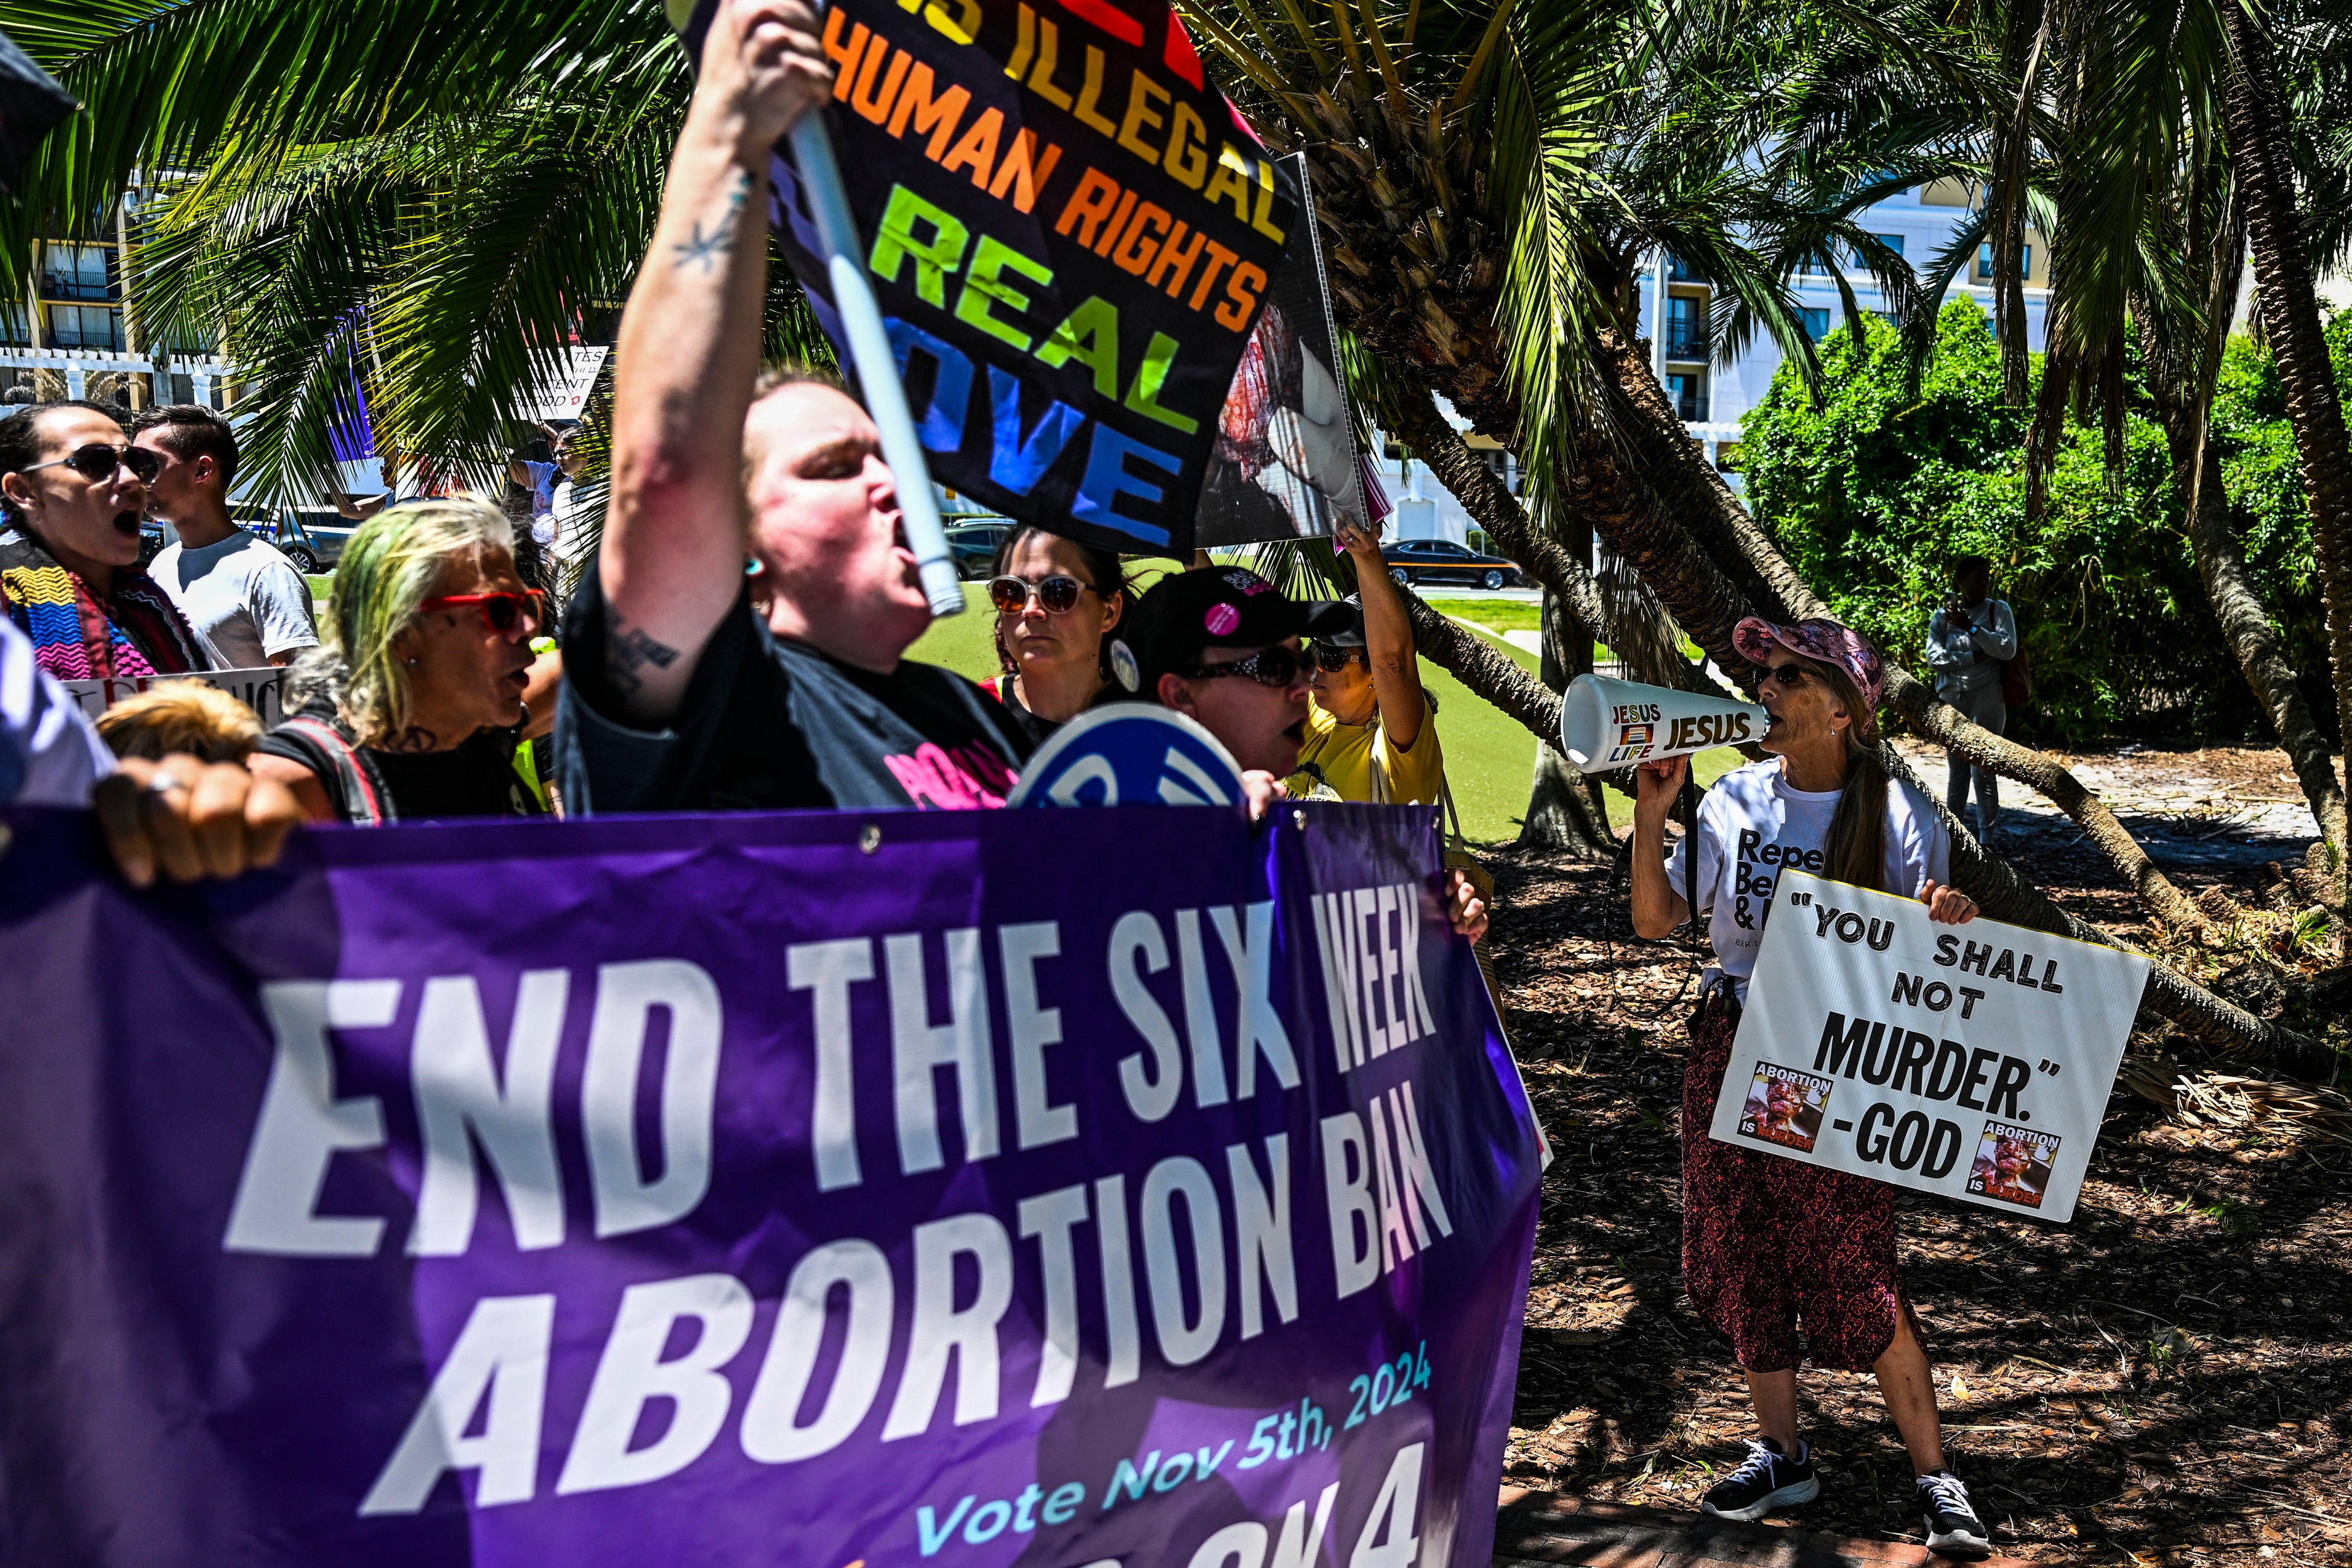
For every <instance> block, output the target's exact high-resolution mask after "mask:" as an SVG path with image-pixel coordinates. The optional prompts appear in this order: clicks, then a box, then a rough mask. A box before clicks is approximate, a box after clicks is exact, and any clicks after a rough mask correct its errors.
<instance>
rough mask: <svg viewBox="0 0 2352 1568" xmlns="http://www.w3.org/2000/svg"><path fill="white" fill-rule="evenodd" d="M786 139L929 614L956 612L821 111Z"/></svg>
mask: <svg viewBox="0 0 2352 1568" xmlns="http://www.w3.org/2000/svg"><path fill="white" fill-rule="evenodd" d="M821 13H822V7H820V14H821ZM792 143H793V162H794V163H798V164H799V165H800V176H801V188H802V189H803V190H804V191H806V192H807V193H808V198H809V211H810V213H811V214H812V215H813V216H814V217H815V219H816V232H817V242H818V243H819V244H820V245H822V246H824V264H825V275H826V277H827V278H828V279H829V280H830V281H831V282H832V284H833V305H834V309H835V310H838V311H839V312H840V313H841V330H842V334H843V335H844V336H845V337H846V338H847V339H848V340H849V342H848V345H847V346H848V349H849V359H850V363H852V364H854V365H856V367H857V384H858V386H859V387H860V388H861V389H862V390H863V391H864V392H865V394H866V412H867V413H868V414H870V415H872V416H874V425H875V428H877V430H879V431H880V432H881V433H882V460H883V461H884V462H886V463H887V464H889V465H890V472H891V473H892V474H893V475H894V476H896V477H897V479H898V515H899V521H900V523H901V525H902V526H903V527H904V528H905V529H906V531H907V547H908V549H909V550H912V551H913V552H915V563H916V565H917V567H918V569H919V570H920V571H921V573H922V574H923V596H924V597H925V598H927V599H929V601H930V602H931V614H932V615H934V616H960V615H961V614H962V613H963V583H962V580H961V579H960V578H959V577H957V575H956V569H955V558H954V557H953V556H952V555H950V553H949V552H948V536H947V530H946V529H945V528H943V527H941V526H940V505H939V498H938V497H936V496H934V495H933V494H932V493H931V470H930V466H929V464H927V463H926V462H924V461H923V444H922V443H921V442H920V441H919V440H918V439H916V437H915V419H914V416H913V415H912V414H910V413H908V409H907V389H906V388H905V387H904V386H903V385H901V384H899V381H898V356H897V355H895V354H893V353H891V352H890V336H889V333H888V332H887V331H884V330H883V326H882V307H881V306H880V305H879V304H877V303H876V301H875V299H874V286H873V285H872V284H871V283H869V282H868V281H867V280H866V260H865V257H864V254H863V252H862V250H861V249H860V247H859V246H858V243H857V226H856V223H855V222H854V221H852V219H851V218H850V216H849V196H848V193H847V192H845V191H844V190H843V189H842V184H841V165H840V164H839V163H836V162H835V160H834V156H833V136H832V133H831V132H828V131H827V130H826V129H825V123H824V111H823V110H811V111H810V112H808V113H806V114H803V115H802V116H801V119H800V123H799V124H797V125H795V126H793V131H792Z"/></svg>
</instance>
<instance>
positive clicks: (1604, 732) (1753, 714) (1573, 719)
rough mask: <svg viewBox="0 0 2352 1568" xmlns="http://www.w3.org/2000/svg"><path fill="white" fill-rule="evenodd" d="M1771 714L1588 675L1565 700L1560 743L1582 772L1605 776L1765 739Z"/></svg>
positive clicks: (1714, 699)
mask: <svg viewBox="0 0 2352 1568" xmlns="http://www.w3.org/2000/svg"><path fill="white" fill-rule="evenodd" d="M1768 718H1769V715H1768V714H1766V712H1765V711H1764V710H1763V709H1761V708H1759V707H1758V706H1757V705H1756V704H1755V703H1753V702H1726V701H1725V700H1722V699H1721V698H1719V697H1701V696H1699V695H1698V694H1697V693H1696V692H1690V691H1676V690H1675V689H1673V688H1671V687H1665V686H1639V685H1636V684H1634V683H1633V681H1630V680H1612V679H1609V678H1608V677H1607V676H1605V675H1580V676H1578V677H1577V678H1576V679H1574V680H1573V681H1570V683H1569V688H1568V694H1567V695H1566V696H1564V697H1562V698H1561V699H1560V700H1559V743H1560V749H1561V750H1563V751H1565V752H1567V753H1568V760H1569V763H1570V765H1571V766H1573V767H1575V768H1576V770H1577V771H1578V772H1580V773H1608V772H1610V771H1612V769H1616V768H1630V767H1632V766H1633V764H1635V763H1655V762H1662V761H1664V759H1665V758H1667V757H1680V756H1686V755H1688V754H1689V753H1690V752H1704V751H1706V750H1707V749H1708V748H1709V747H1711V746H1737V745H1739V744H1741V743H1742V742H1748V741H1754V740H1757V739H1759V738H1760V737H1761V736H1762V735H1763V733H1764V725H1765V721H1766V720H1767V719H1768Z"/></svg>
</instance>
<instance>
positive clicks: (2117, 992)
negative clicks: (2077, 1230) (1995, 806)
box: [1707, 870, 2148, 1222]
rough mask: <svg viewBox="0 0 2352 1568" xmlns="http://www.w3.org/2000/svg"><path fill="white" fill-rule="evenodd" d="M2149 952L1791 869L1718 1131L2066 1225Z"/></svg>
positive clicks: (1726, 1080) (1743, 1023)
mask: <svg viewBox="0 0 2352 1568" xmlns="http://www.w3.org/2000/svg"><path fill="white" fill-rule="evenodd" d="M2147 973H2148V961H2147V959H2145V958H2143V957H2141V956H2140V955H2139V954H2137V953H2131V952H2120V951H2118V950H2116V949H2115V948H2111V947H2099V946H2096V945H2095V944H2093V943H2090V942H2075V941H2073V940H2071V939H2069V938H2066V937H2062V936H2052V935H2050V934H2049V933H2048V932H2046V931H2028V930H2026V929H2025V928H2024V927H2022V926H2012V925H2002V924H2000V923H1999V922H1997V921H1988V920H1975V921H1969V923H1968V924H1966V925H1958V926H1955V925H1937V924H1936V923H1934V922H1933V921H1929V920H1928V919H1927V906H1926V905H1925V904H1922V903H1920V902H1919V901H1918V900H1916V899H1898V898H1894V897H1891V896H1889V895H1887V894H1885V893H1874V892H1871V891H1868V890H1867V889H1862V888H1856V887H1853V886H1852V885H1850V884H1848V883H1844V882H1832V881H1828V880H1825V879H1822V878H1820V877H1813V876H1809V875H1807V874H1806V873H1804V872H1801V871H1791V870H1783V871H1782V872H1781V873H1780V883H1779V885H1778V887H1777V888H1776V889H1774V898H1773V900H1772V908H1771V915H1770V919H1769V921H1768V922H1767V924H1766V926H1765V928H1764V943H1763V946H1762V948H1761V950H1760V951H1759V952H1758V954H1757V959H1756V974H1755V978H1754V979H1753V980H1752V981H1750V982H1749V984H1748V1003H1747V1007H1746V1010H1745V1011H1744V1012H1743V1013H1742V1014H1741V1016H1740V1019H1739V1033H1738V1037H1736V1038H1735V1039H1734V1040H1733V1042H1732V1047H1731V1065H1730V1066H1729V1068H1727V1069H1726V1070H1725V1073H1724V1076H1723V1089H1722V1092H1721V1093H1720V1094H1719V1095H1717V1098H1716V1102H1715V1118H1714V1120H1713V1121H1711V1122H1710V1123H1709V1124H1708V1127H1707V1135H1708V1136H1709V1137H1711V1138H1714V1139H1716V1140H1717V1142H1724V1143H1729V1144H1731V1145H1733V1146H1735V1147H1737V1148H1742V1149H1750V1150H1760V1151H1762V1152H1765V1153H1768V1154H1776V1155H1779V1156H1780V1157H1781V1158H1783V1159H1789V1160H1799V1161H1802V1162H1804V1163H1807V1164H1812V1165H1820V1166H1823V1167H1826V1168H1827V1169H1830V1170H1833V1171H1844V1172H1847V1173H1851V1174H1853V1175H1857V1176H1868V1177H1870V1178H1872V1179H1873V1180H1875V1181H1881V1182H1891V1183H1893V1184H1896V1185H1898V1186H1906V1187H1916V1188H1918V1189H1919V1190H1920V1191H1922V1192H1929V1193H1939V1194H1943V1195H1944V1196H1946V1197H1949V1198H1958V1199H1959V1200H1960V1201H1962V1202H1964V1203H1973V1204H1982V1205H1985V1206H1986V1207H1988V1208H1994V1209H2000V1210H2003V1211H2005V1212H2010V1213H2016V1212H2020V1211H2021V1212H2023V1213H2026V1214H2031V1215H2035V1216H2036V1217H2037V1218H2041V1219H2046V1220H2052V1221H2059V1222H2063V1221H2064V1220H2067V1219H2069V1218H2072V1217H2073V1215H2074V1198H2075V1195H2076V1194H2077V1193H2079V1192H2080V1191H2081V1190H2082V1185H2083V1175H2084V1171H2085V1170H2086V1169H2087V1168H2088V1166H2089V1164H2090V1161H2091V1147H2092V1145H2093V1144H2094V1143H2095V1142H2097V1141H2098V1135H2099V1122H2100V1119H2101V1118H2102V1117H2103V1116H2104V1115H2105V1110H2106V1105H2107V1095H2108V1091H2109V1089H2111V1088H2112V1087H2113V1085H2114V1083H2115V1078H2116V1068H2117V1066H2118V1065H2120V1064H2121V1062H2122V1060H2123V1054H2124V1045H2125V1042H2126V1040H2127V1039H2128V1038H2129V1037H2130V1035H2131V1026H2132V1019H2133V1017H2134V1016H2136V1015H2137V1013H2138V1011H2139V1001H2140V993H2141V991H2142V990H2143V989H2144V988H2145V987H2146V986H2147Z"/></svg>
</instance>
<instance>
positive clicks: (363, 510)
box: [335, 452, 425, 522]
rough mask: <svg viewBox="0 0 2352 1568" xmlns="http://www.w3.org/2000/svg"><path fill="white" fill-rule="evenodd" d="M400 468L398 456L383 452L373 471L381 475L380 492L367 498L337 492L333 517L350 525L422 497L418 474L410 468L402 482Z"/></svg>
mask: <svg viewBox="0 0 2352 1568" xmlns="http://www.w3.org/2000/svg"><path fill="white" fill-rule="evenodd" d="M400 467H401V464H400V454H399V453H397V452H386V453H384V454H383V456H382V457H381V458H377V459H376V471H377V472H379V473H381V474H382V475H383V489H382V490H381V491H379V492H377V493H376V494H374V495H366V496H358V495H346V494H344V493H342V492H341V491H340V490H339V491H337V492H336V493H335V511H336V514H337V515H338V516H341V517H345V518H348V519H350V520H351V521H353V522H365V521H367V520H368V519H369V518H372V517H373V516H374V515H375V514H376V513H378V512H380V511H382V510H383V509H384V508H386V507H388V506H396V505H398V504H399V503H400V502H402V501H404V500H415V499H416V498H417V497H419V496H421V495H423V494H424V493H425V491H424V482H423V479H421V477H420V471H419V470H418V469H416V468H411V470H410V472H409V477H408V478H407V479H402V478H401V477H400Z"/></svg>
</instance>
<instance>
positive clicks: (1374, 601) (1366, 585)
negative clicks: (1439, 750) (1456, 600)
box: [1336, 522, 1429, 752]
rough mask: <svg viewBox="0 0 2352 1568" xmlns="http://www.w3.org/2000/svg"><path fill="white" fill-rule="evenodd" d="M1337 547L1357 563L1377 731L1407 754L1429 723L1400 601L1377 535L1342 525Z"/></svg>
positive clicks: (1409, 628) (1409, 620)
mask: <svg viewBox="0 0 2352 1568" xmlns="http://www.w3.org/2000/svg"><path fill="white" fill-rule="evenodd" d="M1336 542H1337V543H1338V544H1339V548H1341V549H1342V550H1345V551H1346V552H1348V558H1349V560H1351V561H1353V562H1354V563H1356V593H1357V596H1358V597H1360V598H1361V599H1362V600H1363V602H1364V662H1365V663H1366V664H1367V665H1368V666H1369V667H1370V669H1371V672H1372V694H1373V695H1374V696H1375V697H1377V698H1379V699H1380V703H1381V729H1383V730H1386V731H1388V734H1389V742H1390V743H1391V745H1393V746H1395V747H1396V749H1397V750H1398V751H1400V752H1410V751H1412V743H1413V742H1415V741H1417V740H1419V739H1421V727H1422V725H1423V723H1424V722H1426V721H1427V720H1428V718H1429V702H1428V700H1427V699H1426V698H1424V697H1423V695H1422V690H1421V659H1420V657H1419V656H1418V655H1416V654H1415V653H1414V652H1413V649H1412V617H1411V616H1409V615H1407V613H1406V611H1405V607H1404V595H1403V594H1402V592H1400V591H1399V590H1398V588H1397V585H1396V579H1395V578H1393V577H1391V576H1390V575H1389V567H1388V563H1387V562H1385V561H1383V560H1381V536H1380V535H1379V534H1378V533H1376V532H1374V531H1371V530H1370V529H1362V528H1358V527H1356V526H1354V525H1353V524H1351V523H1344V522H1343V523H1341V524H1340V525H1339V533H1338V535H1337V539H1336Z"/></svg>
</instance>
